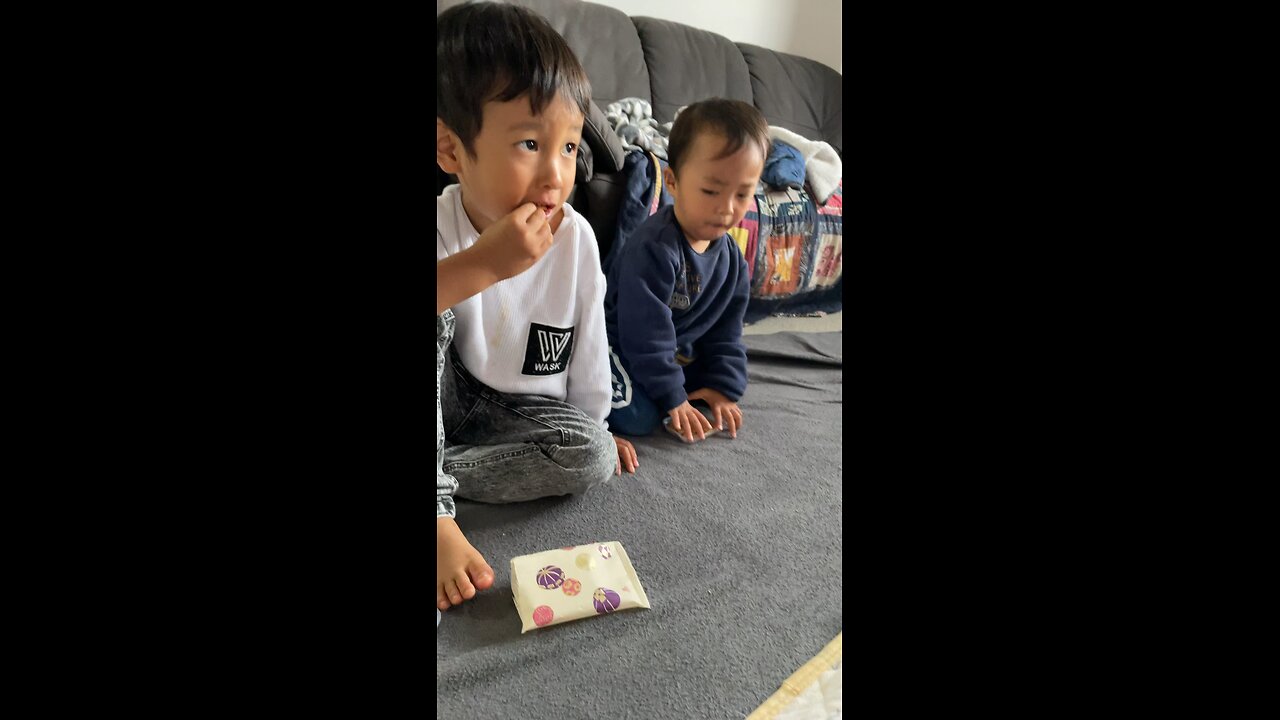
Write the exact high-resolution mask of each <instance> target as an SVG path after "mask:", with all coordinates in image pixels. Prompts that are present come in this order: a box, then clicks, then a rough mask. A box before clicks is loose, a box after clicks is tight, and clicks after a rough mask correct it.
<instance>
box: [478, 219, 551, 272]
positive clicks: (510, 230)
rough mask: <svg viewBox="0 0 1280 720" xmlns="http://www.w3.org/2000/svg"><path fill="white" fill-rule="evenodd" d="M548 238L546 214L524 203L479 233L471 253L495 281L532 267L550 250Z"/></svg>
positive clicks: (549, 229)
mask: <svg viewBox="0 0 1280 720" xmlns="http://www.w3.org/2000/svg"><path fill="white" fill-rule="evenodd" d="M551 239H552V233H551V224H550V223H549V222H548V221H547V216H546V214H544V213H543V211H542V210H541V209H540V208H539V207H538V206H537V205H535V204H533V203H525V204H523V205H521V206H520V207H518V208H516V209H515V210H512V211H511V213H510V214H508V215H507V216H506V217H504V218H502V219H501V220H499V221H498V222H496V223H494V224H493V225H490V226H489V227H488V228H486V229H485V231H484V232H482V233H480V237H479V238H477V239H476V242H475V245H473V246H472V247H471V250H472V251H474V252H476V253H478V254H479V255H480V257H482V258H483V261H482V262H483V263H484V264H485V266H486V267H488V268H489V269H490V270H492V271H493V273H494V274H495V275H496V276H497V279H498V280H506V279H507V278H509V277H514V276H516V275H519V274H520V273H522V272H524V271H525V270H528V269H529V268H531V267H533V264H534V263H536V262H538V260H540V259H541V258H542V256H543V255H545V254H546V253H547V250H549V249H550V248H551Z"/></svg>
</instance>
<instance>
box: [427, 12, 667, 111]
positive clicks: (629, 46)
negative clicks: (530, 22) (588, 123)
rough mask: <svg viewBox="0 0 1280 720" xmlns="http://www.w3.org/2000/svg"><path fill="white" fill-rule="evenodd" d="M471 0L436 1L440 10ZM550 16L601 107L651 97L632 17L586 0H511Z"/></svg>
mask: <svg viewBox="0 0 1280 720" xmlns="http://www.w3.org/2000/svg"><path fill="white" fill-rule="evenodd" d="M465 1H466V0H436V14H437V15H438V14H440V13H441V12H443V11H444V10H445V8H448V7H451V6H453V5H461V4H462V3H463V2H465ZM507 1H508V2H509V3H510V4H511V5H523V6H524V7H527V8H529V9H531V10H533V11H534V12H536V13H538V14H539V15H541V16H543V17H544V18H546V19H547V22H548V23H550V24H551V27H552V28H554V29H555V31H556V32H558V33H560V35H561V37H563V38H564V40H565V42H567V43H569V47H570V48H571V49H572V50H573V54H574V55H577V56H578V62H581V63H582V67H583V68H584V69H585V70H586V71H587V77H588V78H590V80H591V96H592V97H593V98H594V99H595V101H596V103H597V104H598V105H600V107H604V106H605V105H608V104H609V103H611V102H613V101H615V100H621V99H622V98H624V97H638V98H644V99H645V100H648V99H649V72H648V70H647V69H646V68H645V65H644V53H643V52H642V51H641V50H640V38H639V37H637V36H636V30H635V26H633V25H632V24H631V18H629V17H627V14H626V13H624V12H622V11H621V10H617V9H614V8H611V7H605V6H604V5H597V4H595V3H590V2H581V0H507Z"/></svg>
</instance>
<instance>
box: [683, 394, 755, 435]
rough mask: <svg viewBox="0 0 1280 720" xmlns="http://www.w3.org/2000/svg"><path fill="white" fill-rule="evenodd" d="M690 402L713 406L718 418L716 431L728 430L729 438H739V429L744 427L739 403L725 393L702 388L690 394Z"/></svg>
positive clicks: (712, 410)
mask: <svg viewBox="0 0 1280 720" xmlns="http://www.w3.org/2000/svg"><path fill="white" fill-rule="evenodd" d="M689 399H690V400H704V401H706V403H707V404H708V405H710V406H711V412H712V413H713V414H714V415H715V417H716V429H717V430H728V431H729V437H731V438H736V437H738V429H739V428H741V427H742V409H741V408H739V407H738V403H736V402H734V401H732V400H730V399H729V398H727V397H725V396H724V393H722V392H720V391H719V390H712V389H711V388H702V389H701V390H694V391H693V392H692V393H689Z"/></svg>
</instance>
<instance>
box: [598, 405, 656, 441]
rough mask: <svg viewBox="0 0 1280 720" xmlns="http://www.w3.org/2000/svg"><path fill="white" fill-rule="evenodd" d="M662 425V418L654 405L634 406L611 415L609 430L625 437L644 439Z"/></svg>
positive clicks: (615, 411)
mask: <svg viewBox="0 0 1280 720" xmlns="http://www.w3.org/2000/svg"><path fill="white" fill-rule="evenodd" d="M660 424H662V416H661V415H659V414H658V410H657V408H654V407H653V406H652V405H650V406H649V407H637V405H636V404H633V405H632V406H630V407H627V408H622V409H620V410H614V411H613V412H612V413H610V414H609V429H611V430H613V431H614V432H616V433H622V434H623V435H632V436H635V437H644V436H645V435H648V434H650V433H652V432H653V431H654V430H657V429H658V425H660Z"/></svg>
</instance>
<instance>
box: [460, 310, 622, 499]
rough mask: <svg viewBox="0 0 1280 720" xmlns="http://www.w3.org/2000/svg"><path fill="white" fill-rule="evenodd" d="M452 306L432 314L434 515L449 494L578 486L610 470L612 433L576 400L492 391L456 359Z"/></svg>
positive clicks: (548, 491)
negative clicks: (434, 413) (434, 320)
mask: <svg viewBox="0 0 1280 720" xmlns="http://www.w3.org/2000/svg"><path fill="white" fill-rule="evenodd" d="M453 326H454V318H453V311H452V310H446V311H445V312H444V314H443V315H440V316H438V317H437V318H436V516H437V517H439V516H441V515H448V516H450V517H453V515H454V513H455V508H454V504H453V498H454V496H457V497H461V498H466V499H468V500H476V501H479V502H486V503H509V502H522V501H525V500H533V499H535V498H540V497H547V496H550V495H568V494H571V493H581V492H585V491H586V490H588V489H590V488H591V487H593V486H595V485H598V484H599V483H601V482H604V481H605V480H608V479H609V477H610V476H611V475H612V474H613V472H614V470H615V468H616V464H617V458H618V450H617V446H616V445H614V442H613V436H612V435H611V434H610V433H609V431H607V430H604V429H603V428H601V427H600V426H599V424H597V423H596V422H595V421H594V420H592V419H591V418H589V417H587V415H586V414H585V413H583V412H582V411H581V410H579V409H578V408H576V407H574V406H572V405H570V404H568V403H563V402H560V401H558V400H552V399H550V398H545V397H540V396H538V395H509V394H507V393H503V392H498V391H497V390H494V389H493V388H490V387H489V386H487V385H485V384H484V383H482V382H480V381H479V380H477V379H475V378H474V377H472V375H471V373H469V372H467V369H466V368H465V367H463V365H462V363H461V362H459V361H458V355H457V351H456V350H454V349H453V348H452V347H451V346H450V345H451V343H452V341H453Z"/></svg>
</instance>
